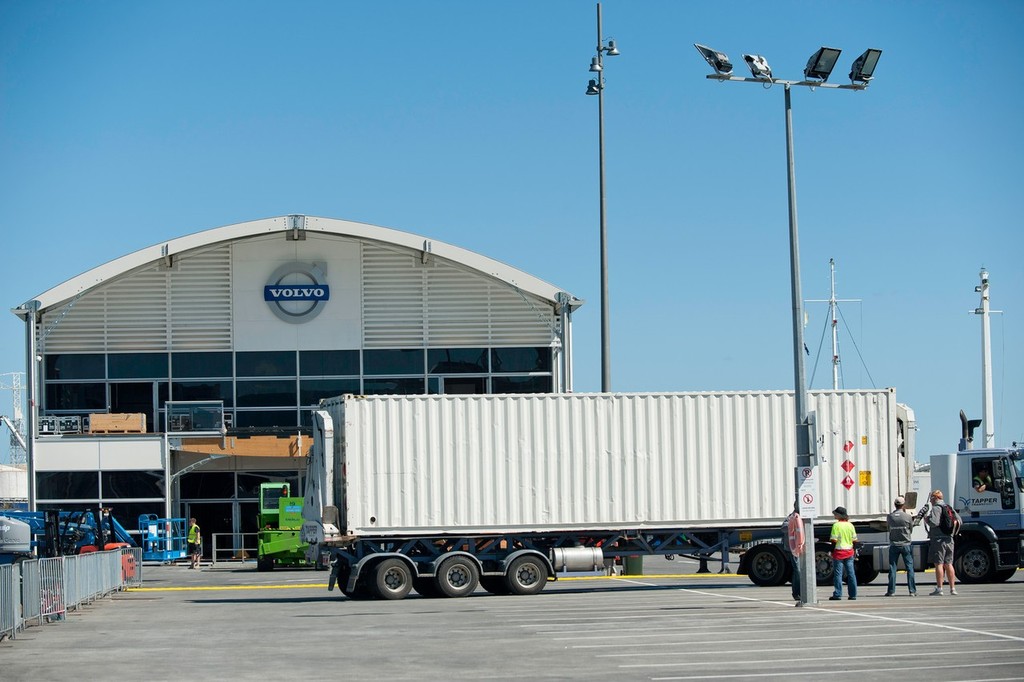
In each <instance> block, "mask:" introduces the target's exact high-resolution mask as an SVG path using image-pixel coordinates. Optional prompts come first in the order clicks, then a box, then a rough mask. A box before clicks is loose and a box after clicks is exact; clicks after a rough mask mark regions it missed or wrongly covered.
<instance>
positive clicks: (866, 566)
mask: <svg viewBox="0 0 1024 682" xmlns="http://www.w3.org/2000/svg"><path fill="white" fill-rule="evenodd" d="M853 572H854V575H856V576H857V584H858V585H867V584H868V583H870V582H871V581H872V580H874V579H875V578H877V577H878V569H876V568H875V562H874V561H872V560H871V558H870V557H863V556H861V557H857V560H856V561H855V562H854V563H853Z"/></svg>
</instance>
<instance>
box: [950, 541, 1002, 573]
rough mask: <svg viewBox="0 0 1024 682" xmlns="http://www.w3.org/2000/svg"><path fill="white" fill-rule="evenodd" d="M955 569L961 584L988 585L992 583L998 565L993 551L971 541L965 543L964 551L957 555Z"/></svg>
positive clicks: (954, 561) (954, 562)
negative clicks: (993, 558)
mask: <svg viewBox="0 0 1024 682" xmlns="http://www.w3.org/2000/svg"><path fill="white" fill-rule="evenodd" d="M953 568H954V569H955V570H956V579H957V580H958V581H959V582H962V583H987V582H992V578H993V575H994V574H995V570H996V565H995V562H994V561H993V560H992V551H991V550H990V549H989V547H988V546H987V545H985V544H984V543H981V542H978V541H970V542H966V543H964V546H963V549H962V550H961V551H959V552H957V553H956V556H955V558H954V560H953Z"/></svg>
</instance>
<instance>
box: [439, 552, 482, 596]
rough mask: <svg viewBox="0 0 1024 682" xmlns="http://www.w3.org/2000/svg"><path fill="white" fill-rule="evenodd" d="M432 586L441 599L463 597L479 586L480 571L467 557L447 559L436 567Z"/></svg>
mask: <svg viewBox="0 0 1024 682" xmlns="http://www.w3.org/2000/svg"><path fill="white" fill-rule="evenodd" d="M434 584H435V585H437V591H438V593H439V594H440V596H442V597H465V596H468V595H470V594H472V593H473V592H474V591H475V590H476V588H477V585H479V584H480V570H479V569H478V568H477V567H476V564H475V563H473V560H472V559H470V558H469V557H465V556H452V557H448V558H447V559H445V560H444V561H442V562H441V565H440V566H438V567H437V574H436V575H435V576H434Z"/></svg>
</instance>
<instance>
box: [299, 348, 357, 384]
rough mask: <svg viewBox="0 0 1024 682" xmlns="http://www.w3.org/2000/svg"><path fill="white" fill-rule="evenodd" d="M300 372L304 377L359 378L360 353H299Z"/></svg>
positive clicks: (334, 351)
mask: <svg viewBox="0 0 1024 682" xmlns="http://www.w3.org/2000/svg"><path fill="white" fill-rule="evenodd" d="M299 372H300V373H301V375H302V376H304V377H322V376H339V375H340V376H359V351H357V350H304V351H299Z"/></svg>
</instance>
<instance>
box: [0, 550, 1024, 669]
mask: <svg viewBox="0 0 1024 682" xmlns="http://www.w3.org/2000/svg"><path fill="white" fill-rule="evenodd" d="M712 566H714V565H712ZM694 569H695V565H694V564H690V563H689V562H683V561H675V562H666V561H664V560H661V559H650V558H648V559H647V560H646V563H645V571H644V573H645V575H643V576H627V577H615V578H609V577H599V576H588V577H582V576H580V577H571V578H567V579H561V580H559V581H557V582H555V583H551V584H549V585H548V586H547V587H546V589H545V590H544V591H543V592H542V593H541V594H539V595H535V596H526V597H515V596H494V595H490V594H487V593H485V592H483V591H482V590H481V591H478V592H477V593H476V594H475V595H473V596H471V597H468V598H465V599H427V598H423V597H419V596H418V595H416V594H415V593H413V594H412V595H410V597H408V598H407V599H405V600H402V601H350V600H348V599H346V598H345V597H343V596H341V594H340V593H339V592H337V591H335V592H330V593H329V592H327V591H326V587H325V581H326V574H325V573H323V572H315V571H310V570H301V571H283V570H277V571H274V572H271V573H257V572H256V571H255V570H254V568H253V567H252V566H251V565H249V566H240V565H218V567H216V568H211V567H204V568H202V569H201V570H196V571H193V570H189V569H187V568H185V567H183V566H181V567H179V566H148V565H147V566H145V567H144V569H143V586H142V587H141V588H137V589H132V590H129V591H127V592H123V593H119V594H116V595H114V596H112V597H111V598H107V599H103V600H100V601H98V602H96V603H94V604H92V605H90V606H87V607H85V608H83V609H82V610H80V611H78V612H73V613H70V614H68V617H67V619H66V620H65V621H63V622H58V623H51V624H46V625H42V626H38V627H31V628H29V629H27V630H26V631H24V632H22V633H19V635H18V638H17V639H16V640H13V641H12V640H7V641H4V642H2V643H0V679H3V680H5V681H6V680H10V681H12V682H13V681H15V680H71V679H75V680H79V679H90V680H93V679H95V680H126V679H139V680H178V679H196V680H250V679H251V680H256V679H260V680H266V679H304V678H314V677H316V678H323V679H342V678H344V679H355V680H365V679H373V678H377V679H389V680H450V679H458V680H514V679H524V678H525V679H538V680H694V679H701V680H717V679H741V680H742V679H780V680H781V679H804V678H810V679H815V678H817V679H822V678H825V677H828V678H829V679H836V680H858V681H861V682H863V681H864V680H885V681H886V682H890V681H891V680H900V681H901V682H903V681H907V680H928V681H929V682H943V681H946V680H1024V571H1018V573H1017V575H1016V576H1014V577H1013V578H1012V579H1011V581H1010V582H1007V583H1004V584H998V585H963V586H961V588H960V589H959V592H960V594H959V595H958V596H943V597H929V596H926V595H927V592H929V591H930V590H931V589H932V588H933V587H934V576H933V574H931V573H926V574H919V580H918V582H919V590H918V594H919V596H917V597H914V598H911V597H909V596H906V588H905V587H902V581H903V579H904V576H903V575H902V574H901V576H900V578H901V587H902V591H900V592H899V596H896V597H890V598H886V597H883V596H882V594H883V593H884V592H885V579H884V576H879V578H877V579H876V580H875V581H874V582H873V583H871V584H870V585H865V586H861V591H860V598H859V599H858V600H857V601H847V600H845V599H844V600H843V601H839V602H830V601H828V596H829V595H830V594H831V589H830V588H828V587H824V586H822V587H819V588H818V599H819V604H818V605H816V606H808V607H804V608H795V607H794V605H793V602H792V601H791V600H790V590H789V587H788V586H783V587H774V588H759V587H755V586H754V585H752V584H751V583H750V582H749V580H747V578H746V577H741V576H733V575H718V574H707V575H701V576H696V575H693V574H692V571H693V570H694Z"/></svg>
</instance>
